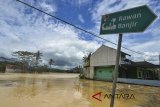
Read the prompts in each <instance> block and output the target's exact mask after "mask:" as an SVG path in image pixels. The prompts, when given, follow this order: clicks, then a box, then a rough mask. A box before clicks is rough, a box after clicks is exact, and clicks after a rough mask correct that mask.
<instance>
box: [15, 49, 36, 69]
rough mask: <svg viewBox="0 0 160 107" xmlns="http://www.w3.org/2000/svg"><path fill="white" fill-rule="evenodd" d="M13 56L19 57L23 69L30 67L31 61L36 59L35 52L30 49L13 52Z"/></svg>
mask: <svg viewBox="0 0 160 107" xmlns="http://www.w3.org/2000/svg"><path fill="white" fill-rule="evenodd" d="M12 55H13V56H15V57H17V58H18V59H19V60H20V61H21V62H22V66H23V71H25V68H28V65H29V62H30V61H31V60H33V59H34V56H35V54H34V53H33V52H28V51H16V52H13V53H12Z"/></svg>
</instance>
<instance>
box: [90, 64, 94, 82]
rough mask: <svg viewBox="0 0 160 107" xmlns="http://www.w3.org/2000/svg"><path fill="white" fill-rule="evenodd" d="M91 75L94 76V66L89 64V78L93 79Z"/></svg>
mask: <svg viewBox="0 0 160 107" xmlns="http://www.w3.org/2000/svg"><path fill="white" fill-rule="evenodd" d="M93 77H94V67H93V66H91V67H90V79H93Z"/></svg>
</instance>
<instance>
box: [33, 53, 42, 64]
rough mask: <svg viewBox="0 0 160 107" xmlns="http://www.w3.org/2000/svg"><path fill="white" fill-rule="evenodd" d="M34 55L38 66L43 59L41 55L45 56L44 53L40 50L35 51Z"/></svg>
mask: <svg viewBox="0 0 160 107" xmlns="http://www.w3.org/2000/svg"><path fill="white" fill-rule="evenodd" d="M34 56H35V58H36V62H35V63H36V67H37V66H38V64H39V62H40V60H41V56H43V55H42V53H41V52H40V51H38V52H36V53H34Z"/></svg>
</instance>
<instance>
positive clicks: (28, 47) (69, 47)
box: [0, 0, 160, 68]
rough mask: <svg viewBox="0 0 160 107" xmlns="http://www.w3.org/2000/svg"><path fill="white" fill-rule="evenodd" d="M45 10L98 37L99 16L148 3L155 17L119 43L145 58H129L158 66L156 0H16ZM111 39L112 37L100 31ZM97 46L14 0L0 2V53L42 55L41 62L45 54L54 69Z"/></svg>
mask: <svg viewBox="0 0 160 107" xmlns="http://www.w3.org/2000/svg"><path fill="white" fill-rule="evenodd" d="M22 1H24V2H26V3H28V4H31V5H33V6H35V7H37V8H39V9H42V10H44V11H45V12H47V13H50V14H52V15H55V16H57V17H59V18H61V19H63V20H65V21H67V22H70V23H72V24H74V25H76V26H79V27H81V28H84V29H85V30H88V31H91V32H94V33H95V34H97V35H99V29H100V19H101V15H104V14H107V13H111V12H116V11H120V10H124V9H128V8H132V7H136V6H141V5H148V6H149V7H150V8H151V9H152V10H153V11H154V12H155V13H156V14H157V16H158V18H157V19H156V21H154V23H152V25H151V26H149V28H147V29H146V31H145V32H143V33H132V34H129V33H128V34H124V36H123V43H122V45H123V46H125V47H127V48H129V49H133V50H135V51H140V52H144V53H145V54H147V55H150V56H147V57H146V56H144V55H138V54H136V53H133V52H130V51H127V50H124V49H122V50H123V51H124V52H127V53H129V54H131V55H132V57H131V59H132V60H135V61H140V60H142V61H143V60H144V59H145V60H147V61H150V62H153V63H156V64H158V56H157V55H158V54H159V53H160V47H159V46H160V19H159V15H160V0H136V1H135V0H22ZM100 36H101V37H103V38H106V39H108V40H110V41H112V42H115V43H117V38H118V36H117V35H115V34H114V35H100ZM102 44H105V45H107V46H110V47H113V48H116V46H114V45H112V44H110V43H107V42H105V41H103V40H100V39H98V38H95V37H93V36H91V35H89V34H85V33H84V32H81V31H79V30H77V29H75V28H73V27H71V26H69V25H67V24H64V23H62V22H60V21H57V20H55V19H53V18H51V17H49V16H47V15H45V14H43V13H40V12H38V11H36V10H34V9H31V8H30V7H27V6H25V5H23V4H21V3H19V2H17V1H16V0H0V56H3V57H12V56H11V53H12V52H13V51H18V50H23V51H32V52H36V51H38V50H40V51H41V52H42V53H43V63H47V62H48V60H49V59H50V58H53V59H54V60H55V62H56V63H55V67H58V68H71V67H74V66H77V65H79V64H81V63H82V57H83V56H84V55H85V54H87V53H88V52H94V51H95V50H96V49H97V48H98V47H100V46H101V45H102Z"/></svg>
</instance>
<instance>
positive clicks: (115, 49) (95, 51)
mask: <svg viewBox="0 0 160 107" xmlns="http://www.w3.org/2000/svg"><path fill="white" fill-rule="evenodd" d="M102 46H105V47H108V48H110V49H113V50H117V49H114V48H112V47H109V46H106V45H104V44H102V45H101V46H100V47H99V48H101V47H102ZM99 48H98V49H99ZM98 49H97V50H98ZM97 50H96V51H97ZM96 51H95V52H96ZM121 54H124V55H128V56H131V55H130V54H128V53H125V52H122V51H121Z"/></svg>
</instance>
